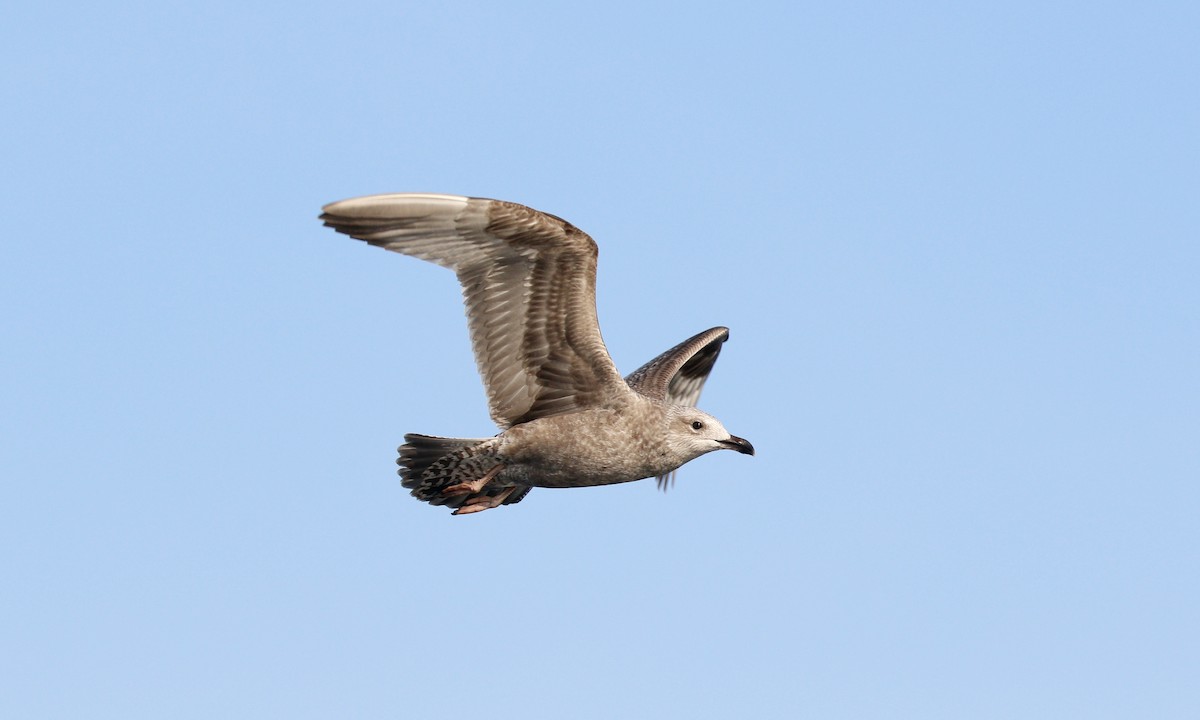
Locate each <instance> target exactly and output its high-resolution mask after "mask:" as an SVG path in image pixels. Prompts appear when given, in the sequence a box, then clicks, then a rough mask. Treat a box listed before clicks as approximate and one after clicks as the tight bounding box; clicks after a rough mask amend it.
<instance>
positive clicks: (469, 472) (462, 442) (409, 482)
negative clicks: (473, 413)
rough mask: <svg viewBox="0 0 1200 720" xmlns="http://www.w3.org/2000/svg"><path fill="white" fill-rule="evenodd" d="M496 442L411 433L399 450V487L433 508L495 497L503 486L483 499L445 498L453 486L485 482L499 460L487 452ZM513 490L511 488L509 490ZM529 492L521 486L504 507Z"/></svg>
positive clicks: (485, 491) (486, 490) (484, 493)
mask: <svg viewBox="0 0 1200 720" xmlns="http://www.w3.org/2000/svg"><path fill="white" fill-rule="evenodd" d="M492 440H494V438H447V437H435V436H432V435H420V434H417V433H409V434H407V435H405V436H404V445H401V446H400V457H399V459H397V460H396V464H397V465H399V466H400V483H401V484H402V485H403V486H404V487H406V488H408V489H409V490H411V491H412V496H413V497H415V498H416V499H418V500H421V501H422V502H427V503H429V504H430V505H445V506H447V507H452V508H456V509H457V508H459V507H461V506H462V505H463V503H464V502H478V501H479V500H480V499H481V496H492V495H496V494H498V493H499V492H501V491H502V490H503V488H502V487H500V486H498V485H497V486H495V487H492V486H488V487H486V488H484V489H483V490H482V494H481V495H477V496H472V497H468V496H466V495H461V494H460V495H445V494H443V491H444V490H445V489H446V488H448V487H450V486H451V485H456V484H458V483H462V482H468V481H471V480H475V479H478V478H482V477H483V476H484V475H485V474H487V472H488V470H490V469H492V468H493V467H494V466H495V465H496V464H497V463H498V462H499V460H498V459H497V458H496V457H495V456H493V455H492V454H491V453H489V452H488V451H489V450H490V449H491V448H490V447H489V446H490V444H491V441H492ZM509 487H511V485H510V486H509ZM527 492H529V488H528V487H525V486H522V487H518V488H517V489H516V491H514V492H511V493H510V494H508V495H507V496H506V499H505V500H504V501H503V504H505V505H511V504H512V503H515V502H517V501H518V500H520V499H521V498H522V497H524V496H525V493H527Z"/></svg>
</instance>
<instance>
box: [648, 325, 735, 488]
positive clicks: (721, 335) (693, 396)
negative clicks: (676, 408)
mask: <svg viewBox="0 0 1200 720" xmlns="http://www.w3.org/2000/svg"><path fill="white" fill-rule="evenodd" d="M728 339H729V328H725V327H715V328H711V329H709V330H705V331H704V332H702V333H698V334H696V335H693V336H692V337H690V338H688V339H687V340H684V341H683V342H681V343H679V344H678V345H676V346H675V347H673V348H671V349H670V350H668V351H666V352H665V353H663V354H662V355H659V356H658V357H656V358H654V359H653V360H651V361H650V362H648V363H646V364H645V365H643V366H641V367H640V368H638V369H637V370H634V371H633V372H632V373H630V374H629V376H628V377H626V378H625V382H626V383H628V384H629V387H631V388H633V389H634V390H635V391H636V392H639V393H641V394H642V395H645V396H646V397H649V398H653V399H655V400H659V401H662V402H665V403H667V404H669V405H686V406H688V407H695V406H696V403H697V402H699V400H700V391H701V390H702V389H703V388H704V381H705V380H708V374H709V373H710V372H712V369H713V365H716V363H717V356H718V355H720V354H721V345H722V344H723V343H724V342H725V341H726V340H728ZM657 480H658V487H659V488H660V489H662V490H666V489H667V486H668V485H669V484H673V483H674V481H675V473H674V472H670V473H668V474H666V475H659V476H658V478H657Z"/></svg>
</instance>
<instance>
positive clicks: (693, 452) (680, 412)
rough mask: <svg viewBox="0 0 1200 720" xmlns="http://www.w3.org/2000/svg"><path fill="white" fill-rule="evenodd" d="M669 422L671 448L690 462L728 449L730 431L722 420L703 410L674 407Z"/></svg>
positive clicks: (668, 432) (668, 430)
mask: <svg viewBox="0 0 1200 720" xmlns="http://www.w3.org/2000/svg"><path fill="white" fill-rule="evenodd" d="M667 422H668V423H669V426H668V427H667V436H668V438H670V444H671V447H672V448H673V449H674V450H675V451H676V452H678V453H680V454H681V455H683V456H685V457H687V459H688V460H691V459H693V458H697V457H700V456H701V455H703V454H705V453H709V452H712V451H713V450H720V449H722V448H724V447H728V445H727V443H728V441H729V439H730V437H731V436H730V434H729V431H728V430H726V429H725V426H724V425H722V424H721V421H720V420H718V419H716V418H715V417H713V416H712V415H709V414H708V413H706V412H704V411H702V410H697V409H696V408H688V407H679V406H675V407H672V408H671V412H669V413H668V414H667ZM685 462H686V461H685Z"/></svg>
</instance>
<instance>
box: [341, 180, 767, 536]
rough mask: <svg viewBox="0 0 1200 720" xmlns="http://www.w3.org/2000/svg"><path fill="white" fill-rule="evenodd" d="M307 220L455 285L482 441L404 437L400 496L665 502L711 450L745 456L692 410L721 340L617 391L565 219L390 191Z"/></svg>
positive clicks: (484, 504)
mask: <svg viewBox="0 0 1200 720" xmlns="http://www.w3.org/2000/svg"><path fill="white" fill-rule="evenodd" d="M323 211H324V212H323V214H322V215H321V217H320V219H321V220H323V221H324V223H325V225H326V226H328V227H331V228H333V229H334V230H336V231H338V232H340V233H344V234H346V235H349V236H350V237H353V238H357V239H359V240H365V241H366V242H368V243H370V244H371V245H375V246H378V247H381V248H384V249H386V250H391V251H393V252H398V253H401V254H404V255H411V256H412V257H415V258H419V259H421V260H427V261H429V262H432V263H436V264H437V265H441V266H442V267H446V268H449V269H451V270H453V271H454V272H455V274H456V275H457V276H458V281H459V283H460V284H461V285H462V293H463V300H464V302H465V304H466V311H467V322H468V326H469V329H470V333H471V345H472V348H473V350H474V352H475V361H476V364H477V365H478V368H479V374H480V375H481V376H482V377H483V384H484V386H485V389H486V391H487V398H488V409H489V411H490V413H491V417H492V420H493V421H495V423H496V425H497V426H499V428H500V430H501V432H500V433H499V434H498V435H495V436H494V437H490V438H449V437H436V436H432V435H421V434H417V433H409V434H407V435H405V436H404V443H405V444H404V445H402V446H401V447H400V448H399V453H400V457H399V459H398V460H397V461H396V462H397V464H398V465H400V470H399V473H400V476H401V480H402V483H401V484H402V485H403V486H404V487H405V488H408V489H409V490H411V491H412V495H413V497H416V498H417V499H419V500H422V501H424V502H427V503H430V504H431V505H444V506H448V507H450V508H453V509H454V514H455V515H465V514H469V513H476V512H480V511H482V510H489V509H492V508H496V507H499V506H501V505H511V504H513V503H517V502H520V501H521V500H522V499H523V498H524V497H525V495H526V494H527V493H528V492H529V491H530V489H531V488H534V487H545V488H568V487H588V486H592V485H610V484H613V483H623V482H630V481H633V480H641V479H643V478H650V477H654V478H657V479H658V483H659V486H660V487H662V488H664V489H665V488H666V486H667V484H668V482H671V481H673V479H674V473H675V471H676V470H677V469H678V468H679V467H680V466H681V465H683V464H684V463H687V462H690V461H691V460H694V459H695V458H697V457H700V456H701V455H704V454H706V453H710V452H712V451H714V450H734V451H736V452H739V453H743V454H746V455H753V454H754V446H753V445H751V444H750V443H749V442H748V441H746V440H744V439H742V438H740V437H737V436H735V435H731V434H730V433H729V431H728V430H726V429H725V426H723V425H722V424H721V422H720V421H719V420H717V419H716V418H714V417H713V416H711V415H709V414H707V413H705V412H703V411H701V410H699V409H697V408H696V407H695V406H696V402H697V401H698V400H699V398H700V390H701V389H702V388H703V386H704V382H705V380H707V379H708V375H709V372H710V371H711V370H712V368H713V365H714V363H716V361H717V355H718V354H719V353H720V352H721V344H722V343H724V342H725V340H726V339H727V338H728V337H729V329H728V328H724V327H714V328H711V329H709V330H705V331H704V332H701V333H698V334H696V335H695V336H693V337H691V338H688V339H687V340H684V341H683V342H682V343H680V344H678V345H676V346H675V347H673V348H671V349H670V350H667V351H666V352H664V353H662V354H661V355H659V356H658V357H656V358H654V359H653V360H651V361H650V362H648V363H646V364H645V365H643V366H642V367H640V368H638V369H637V370H635V371H634V372H633V373H632V374H630V375H629V376H628V377H625V378H622V377H621V375H620V373H618V371H617V368H616V365H615V364H614V363H613V360H612V358H611V357H610V356H609V354H608V350H607V348H606V347H605V346H604V340H603V339H602V338H601V336H600V325H599V322H598V321H597V318H596V259H597V255H598V251H597V248H596V243H595V241H593V240H592V239H591V238H590V237H589V236H588V235H587V234H586V233H584V232H583V231H582V230H580V229H579V228H577V227H575V226H574V225H572V224H570V223H569V222H567V221H566V220H563V219H562V218H559V217H557V216H554V215H550V214H549V213H544V212H540V211H538V210H534V209H533V208H529V207H526V206H524V205H519V204H517V203H512V202H504V201H501V200H489V199H486V198H474V197H464V196H461V195H435V194H427V193H393V194H384V195H369V196H365V197H357V198H351V199H349V200H341V201H339V202H335V203H330V204H329V205H326V206H325V207H324V208H323Z"/></svg>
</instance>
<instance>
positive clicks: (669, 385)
mask: <svg viewBox="0 0 1200 720" xmlns="http://www.w3.org/2000/svg"><path fill="white" fill-rule="evenodd" d="M728 339H729V328H725V327H715V328H711V329H709V330H705V331H704V332H702V333H697V334H696V335H693V336H692V337H690V338H688V339H687V340H684V341H683V342H681V343H679V344H678V345H676V346H675V347H673V348H671V349H670V350H667V351H666V352H664V353H663V354H661V355H659V356H658V357H656V358H654V359H653V360H651V361H650V362H648V363H646V364H645V365H643V366H641V367H640V368H638V369H637V370H634V371H633V372H632V373H630V374H629V376H628V377H626V378H625V382H626V383H628V384H629V387H631V388H633V389H634V390H635V391H637V392H639V393H641V394H642V395H645V396H646V397H648V398H653V399H655V400H661V401H662V402H665V403H668V404H670V405H686V406H688V407H695V406H696V403H697V402H698V401H699V400H700V390H702V389H703V388H704V381H706V380H708V374H709V373H710V372H712V369H713V365H715V364H716V362H717V356H718V355H720V354H721V345H722V343H724V342H725V341H726V340H728Z"/></svg>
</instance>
